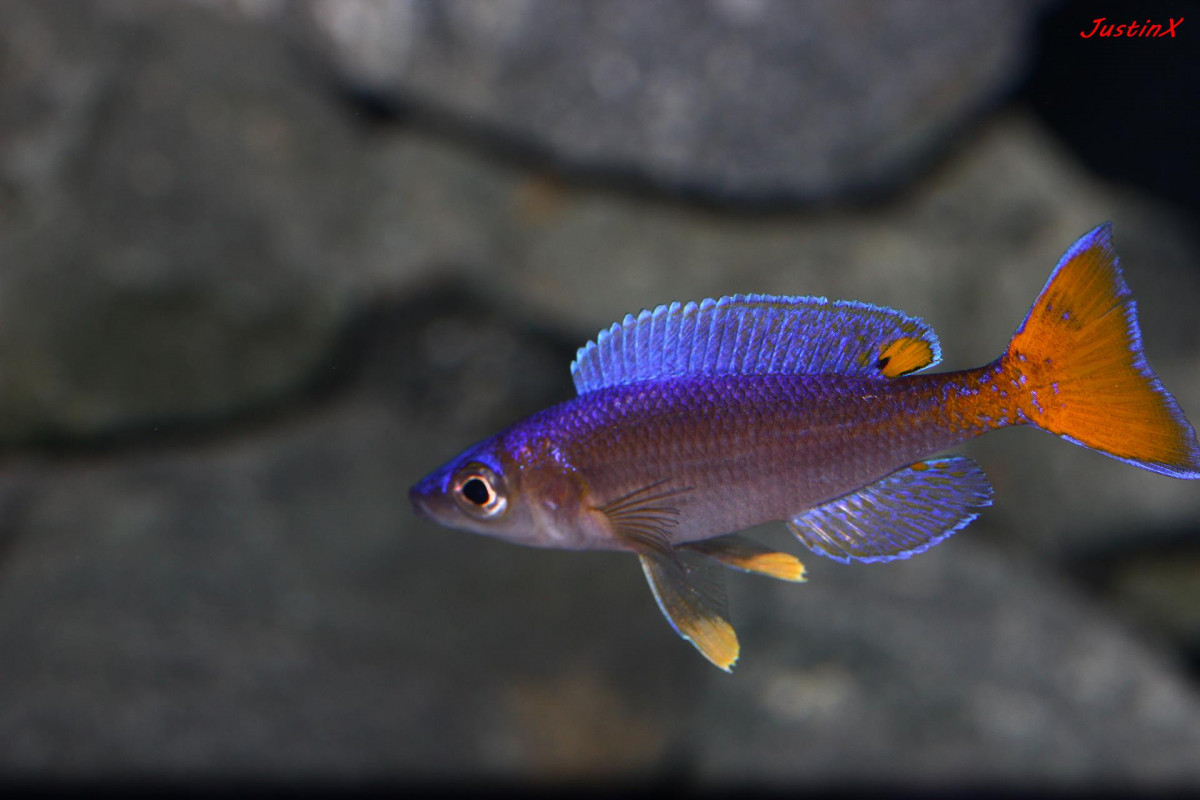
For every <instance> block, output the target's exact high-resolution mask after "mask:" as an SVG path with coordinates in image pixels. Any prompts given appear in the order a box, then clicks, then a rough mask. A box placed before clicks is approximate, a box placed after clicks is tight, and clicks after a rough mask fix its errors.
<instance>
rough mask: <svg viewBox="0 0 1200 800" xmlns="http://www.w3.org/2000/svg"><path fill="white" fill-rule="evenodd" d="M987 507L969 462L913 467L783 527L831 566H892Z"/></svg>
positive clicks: (983, 485)
mask: <svg viewBox="0 0 1200 800" xmlns="http://www.w3.org/2000/svg"><path fill="white" fill-rule="evenodd" d="M991 503H992V487H991V486H990V485H989V484H988V481H987V477H985V476H984V474H983V471H982V470H981V469H980V468H979V465H978V464H976V463H975V462H974V461H972V460H970V459H969V458H963V457H962V456H951V457H949V458H940V459H933V460H930V461H918V462H917V463H915V464H909V465H908V466H907V467H903V468H901V469H898V470H896V471H895V472H893V473H891V474H890V475H886V476H884V477H883V478H881V479H880V480H878V481H876V482H875V483H872V484H869V485H868V486H865V487H863V488H862V489H859V490H858V491H856V492H852V493H850V494H846V495H843V496H841V497H839V498H836V499H834V500H830V501H829V502H827V503H824V504H822V505H819V506H816V507H814V508H810V509H808V510H807V511H805V512H804V513H802V514H799V515H797V516H795V517H793V518H792V519H791V520H789V521H788V527H789V528H791V530H792V533H794V534H796V537H797V538H799V539H800V541H801V542H803V543H804V544H805V546H807V547H808V548H809V549H810V550H812V551H813V552H814V553H818V554H820V555H823V556H828V557H829V558H832V559H834V560H835V561H841V562H842V563H849V562H850V561H851V560H854V561H867V562H870V561H892V560H894V559H898V558H908V557H909V556H913V555H916V554H917V553H922V552H924V551H925V550H928V549H929V548H930V547H933V546H934V545H935V544H938V543H939V542H941V541H943V540H945V539H946V538H947V537H949V536H950V535H951V534H953V533H954V532H955V531H957V530H959V529H960V528H962V527H964V526H965V525H967V524H968V523H969V522H971V520H973V519H975V517H976V516H978V512H979V509H981V508H985V507H987V506H989V505H991Z"/></svg>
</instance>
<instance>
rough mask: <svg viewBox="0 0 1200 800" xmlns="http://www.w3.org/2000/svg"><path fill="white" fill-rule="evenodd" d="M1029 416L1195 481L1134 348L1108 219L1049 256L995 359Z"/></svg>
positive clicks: (1187, 433) (1180, 419)
mask: <svg viewBox="0 0 1200 800" xmlns="http://www.w3.org/2000/svg"><path fill="white" fill-rule="evenodd" d="M1000 366H1001V374H1002V375H1004V377H1005V378H1007V379H1008V380H1009V381H1012V383H1011V385H1013V386H1021V387H1023V388H1024V389H1025V390H1026V391H1022V392H1020V393H1019V395H1020V399H1019V400H1018V401H1017V402H1018V405H1019V407H1020V411H1021V413H1022V414H1023V416H1024V417H1025V418H1027V420H1028V422H1030V423H1031V424H1033V425H1036V426H1037V427H1039V428H1041V429H1043V430H1046V431H1049V432H1050V433H1054V434H1058V435H1059V436H1061V437H1063V438H1064V439H1068V440H1069V441H1072V442H1075V443H1076V444H1081V445H1083V446H1084V447H1090V448H1092V449H1093V450H1098V451H1100V452H1101V453H1104V454H1105V455H1108V456H1112V457H1113V458H1117V459H1120V460H1122V461H1126V462H1129V463H1130V464H1133V465H1135V466H1138V467H1142V468H1143V469H1148V470H1153V471H1154V472H1161V473H1162V474H1164V475H1171V476H1174V477H1176V478H1200V445H1198V444H1197V442H1196V434H1195V432H1194V431H1193V430H1192V426H1191V424H1190V423H1188V421H1187V419H1186V418H1185V417H1184V416H1183V412H1182V411H1180V410H1179V405H1178V404H1177V403H1176V402H1175V398H1174V397H1172V396H1171V394H1170V393H1169V392H1168V391H1167V390H1166V389H1164V388H1163V385H1162V382H1161V381H1159V379H1158V376H1156V375H1155V374H1154V372H1153V370H1151V369H1150V365H1149V364H1148V363H1147V362H1146V357H1145V355H1144V354H1143V353H1142V336H1141V331H1140V329H1139V328H1138V322H1137V308H1136V304H1135V303H1134V301H1133V298H1132V295H1131V294H1130V291H1129V287H1128V286H1126V285H1125V279H1124V277H1122V275H1121V269H1120V267H1119V266H1118V264H1117V253H1116V250H1115V249H1113V244H1112V226H1111V224H1110V223H1105V224H1103V225H1101V226H1099V227H1098V228H1095V229H1093V230H1092V231H1090V232H1088V233H1087V234H1085V235H1083V236H1082V237H1080V239H1079V241H1077V242H1075V244H1073V245H1072V246H1071V248H1070V249H1069V250H1068V251H1067V252H1066V254H1065V255H1064V256H1063V257H1062V259H1061V260H1060V261H1059V262H1058V266H1057V267H1055V269H1054V272H1053V273H1052V274H1051V275H1050V280H1049V281H1047V282H1046V286H1045V288H1043V289H1042V293H1041V294H1040V295H1038V298H1037V300H1036V301H1035V302H1034V304H1033V308H1031V309H1030V311H1029V316H1027V317H1026V318H1025V321H1024V322H1023V323H1022V324H1021V327H1020V328H1018V329H1017V333H1016V335H1015V336H1013V339H1012V342H1011V343H1010V344H1009V346H1008V350H1007V352H1005V354H1004V355H1003V356H1002V357H1001V360H1000Z"/></svg>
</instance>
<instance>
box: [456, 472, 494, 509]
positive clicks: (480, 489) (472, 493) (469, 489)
mask: <svg viewBox="0 0 1200 800" xmlns="http://www.w3.org/2000/svg"><path fill="white" fill-rule="evenodd" d="M462 493H463V497H465V498H467V499H468V500H470V501H471V502H472V503H474V504H475V505H477V506H481V505H484V504H485V503H487V501H488V497H489V495H491V492H489V491H488V485H487V484H486V483H484V482H483V479H482V478H471V479H470V480H469V481H467V482H466V483H464V484H463V486H462Z"/></svg>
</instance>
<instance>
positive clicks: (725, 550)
mask: <svg viewBox="0 0 1200 800" xmlns="http://www.w3.org/2000/svg"><path fill="white" fill-rule="evenodd" d="M683 547H686V548H687V549H689V550H691V551H693V552H696V553H700V554H701V555H704V556H708V557H709V558H711V559H715V560H716V561H719V562H721V563H722V564H724V565H725V566H727V567H732V568H734V569H740V570H742V571H743V572H753V573H755V574H756V575H766V576H767V577H768V578H778V579H779V580H782V581H803V580H805V577H804V565H803V564H802V563H800V559H798V558H796V557H795V556H794V555H792V554H791V553H781V552H778V551H776V550H772V549H771V548H769V547H767V546H766V545H764V544H760V543H758V542H756V541H754V540H753V539H747V538H746V537H745V536H739V535H737V534H731V535H729V536H719V537H717V538H715V539H704V540H702V541H699V542H691V543H689V544H685V545H683Z"/></svg>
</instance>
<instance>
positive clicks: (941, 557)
mask: <svg viewBox="0 0 1200 800" xmlns="http://www.w3.org/2000/svg"><path fill="white" fill-rule="evenodd" d="M977 525H980V523H977ZM982 525H984V526H986V525H987V523H986V522H984V523H982ZM975 533H978V531H975V530H970V529H968V531H966V532H964V533H962V534H959V535H958V536H956V537H955V538H954V539H952V540H950V541H949V542H947V543H946V544H943V545H941V546H939V547H938V548H936V549H935V550H933V551H930V552H929V553H925V554H923V555H921V556H920V557H918V558H915V559H913V560H912V561H910V562H903V563H895V564H889V565H882V566H875V567H872V566H863V565H856V566H850V567H845V566H841V565H837V564H833V563H832V562H828V561H824V560H821V559H817V558H815V557H814V558H809V559H807V565H808V567H809V582H808V583H807V584H805V585H802V586H781V585H770V584H765V583H762V582H754V583H751V582H749V581H746V582H744V583H743V584H742V585H741V586H739V587H738V588H740V589H741V590H742V591H741V593H739V595H738V596H735V598H734V599H735V600H739V601H741V602H739V603H738V604H737V608H738V609H742V608H744V609H745V611H744V612H743V615H742V619H743V620H744V621H743V622H742V623H741V625H740V627H739V629H740V632H741V634H742V637H741V638H742V642H743V659H742V661H743V663H742V664H741V665H740V666H739V669H738V671H737V672H736V674H735V677H734V679H733V680H728V681H719V680H718V679H714V680H713V683H712V686H711V691H710V692H709V693H708V694H707V695H706V696H705V698H704V700H703V701H702V702H701V703H700V704H699V708H698V709H697V710H696V712H695V715H694V717H693V720H692V724H691V725H690V726H689V730H690V731H691V741H692V742H693V743H694V744H693V746H692V747H691V748H689V751H690V752H692V753H693V755H694V757H695V763H696V764H697V766H698V771H699V773H700V774H701V775H703V776H704V778H703V780H705V781H717V782H721V783H727V782H731V781H754V782H759V783H766V784H768V785H784V784H787V785H793V784H795V783H797V782H800V781H803V782H806V783H815V784H817V785H846V784H848V783H849V784H856V783H857V784H862V783H866V784H868V785H874V784H879V785H888V786H893V785H897V784H904V785H909V786H913V787H916V786H921V787H926V788H929V787H938V786H962V785H966V784H970V785H989V786H990V785H997V784H999V785H1003V786H1020V787H1026V788H1029V787H1034V786H1051V785H1052V786H1074V787H1084V786H1092V787H1100V786H1111V785H1113V784H1114V783H1119V784H1121V785H1137V786H1141V787H1144V788H1154V787H1158V788H1163V787H1182V786H1196V785H1198V784H1200V764H1197V762H1196V760H1195V758H1194V754H1195V753H1196V752H1197V749H1198V748H1200V696H1198V695H1197V694H1196V691H1195V688H1194V687H1193V686H1190V685H1189V683H1188V681H1187V679H1186V678H1185V676H1184V675H1182V674H1181V673H1180V672H1179V671H1178V669H1177V668H1176V667H1174V666H1172V665H1171V664H1170V663H1169V662H1168V661H1165V660H1164V659H1163V656H1162V654H1161V653H1160V652H1157V651H1155V650H1153V649H1149V648H1147V647H1146V646H1145V645H1144V644H1141V643H1139V642H1137V641H1135V640H1133V639H1132V638H1131V633H1130V631H1129V630H1127V629H1124V628H1122V626H1120V625H1119V624H1116V623H1114V621H1113V620H1112V619H1110V618H1108V617H1107V616H1106V615H1105V614H1104V613H1103V612H1101V611H1100V610H1099V609H1097V608H1095V607H1093V606H1091V605H1090V604H1088V603H1087V602H1085V601H1084V599H1083V598H1082V597H1080V596H1079V595H1078V593H1077V592H1076V591H1075V590H1073V589H1072V588H1071V587H1070V586H1068V585H1065V584H1063V583H1062V582H1061V580H1060V579H1058V578H1056V577H1055V576H1054V575H1053V574H1051V573H1050V572H1048V571H1047V570H1046V569H1045V567H1044V566H1043V565H1040V564H1038V563H1036V562H1034V561H1031V560H1029V559H1028V556H1025V557H1020V556H1016V557H1014V556H1009V555H1005V554H1003V553H1001V552H998V551H997V550H995V549H994V548H992V547H991V546H989V545H987V544H985V543H981V540H980V539H978V538H975V537H973V536H972V534H975ZM736 611H737V609H735V616H738V615H737V613H736ZM747 617H748V618H747Z"/></svg>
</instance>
